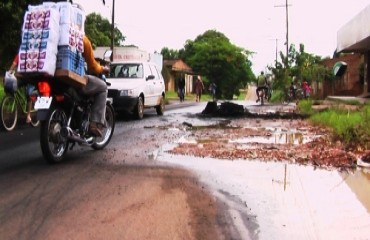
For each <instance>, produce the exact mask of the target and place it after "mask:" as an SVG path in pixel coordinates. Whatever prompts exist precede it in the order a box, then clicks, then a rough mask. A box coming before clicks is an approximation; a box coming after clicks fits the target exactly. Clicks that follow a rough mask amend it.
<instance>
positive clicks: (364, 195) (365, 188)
mask: <svg viewBox="0 0 370 240" xmlns="http://www.w3.org/2000/svg"><path fill="white" fill-rule="evenodd" d="M342 176H343V178H344V180H345V182H346V183H347V184H348V186H349V187H350V188H351V190H352V191H353V192H354V193H355V194H356V196H357V198H358V199H359V200H360V201H361V202H362V204H363V205H364V207H365V208H366V209H367V211H368V213H369V214H370V169H369V168H362V169H359V170H358V171H355V172H354V173H342Z"/></svg>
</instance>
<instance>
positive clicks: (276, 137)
mask: <svg viewBox="0 0 370 240" xmlns="http://www.w3.org/2000/svg"><path fill="white" fill-rule="evenodd" d="M311 140H312V138H310V137H305V136H304V135H303V134H302V133H298V132H297V133H287V132H285V133H284V132H281V133H276V134H272V135H271V136H251V137H243V138H239V139H233V140H230V141H229V142H230V143H240V144H247V143H265V144H295V145H297V144H303V143H307V142H309V141H311Z"/></svg>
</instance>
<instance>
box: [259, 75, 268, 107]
mask: <svg viewBox="0 0 370 240" xmlns="http://www.w3.org/2000/svg"><path fill="white" fill-rule="evenodd" d="M261 90H263V91H264V92H265V97H267V91H268V87H267V79H266V76H265V74H264V72H263V71H261V74H260V75H259V76H258V78H257V89H256V95H257V100H256V102H259V101H260V95H259V92H260V91H261Z"/></svg>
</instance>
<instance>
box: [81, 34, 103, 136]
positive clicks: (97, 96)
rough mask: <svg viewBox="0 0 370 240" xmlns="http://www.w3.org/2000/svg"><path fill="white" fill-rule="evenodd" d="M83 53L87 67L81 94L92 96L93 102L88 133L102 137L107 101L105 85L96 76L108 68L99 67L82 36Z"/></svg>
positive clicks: (85, 38)
mask: <svg viewBox="0 0 370 240" xmlns="http://www.w3.org/2000/svg"><path fill="white" fill-rule="evenodd" d="M83 44H84V52H83V54H82V56H83V57H84V59H85V62H86V65H87V73H88V74H87V75H86V76H85V77H86V78H87V84H86V85H85V86H84V87H82V89H81V90H82V93H83V94H85V95H93V96H94V102H93V104H92V107H91V116H90V119H91V122H90V126H89V132H90V133H91V134H93V135H95V136H97V137H101V136H102V131H103V127H104V126H105V108H106V105H105V104H106V100H107V84H106V83H105V82H104V81H103V80H102V79H100V78H99V77H97V76H101V75H102V74H103V73H108V72H109V68H108V67H106V66H101V65H100V64H99V63H98V62H97V61H96V60H95V57H94V51H93V48H92V46H91V42H90V40H89V39H88V38H87V37H86V36H84V38H83Z"/></svg>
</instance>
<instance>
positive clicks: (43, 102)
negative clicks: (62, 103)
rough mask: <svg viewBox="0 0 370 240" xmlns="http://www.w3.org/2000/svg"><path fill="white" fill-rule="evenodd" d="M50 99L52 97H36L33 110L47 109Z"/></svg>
mask: <svg viewBox="0 0 370 240" xmlns="http://www.w3.org/2000/svg"><path fill="white" fill-rule="evenodd" d="M52 99H53V98H52V97H37V100H36V102H35V109H36V110H38V109H49V108H50V105H51V101H52Z"/></svg>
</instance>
